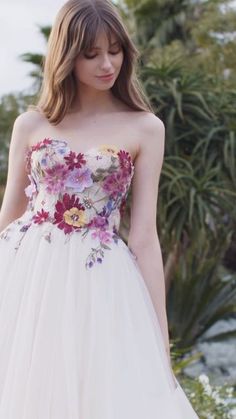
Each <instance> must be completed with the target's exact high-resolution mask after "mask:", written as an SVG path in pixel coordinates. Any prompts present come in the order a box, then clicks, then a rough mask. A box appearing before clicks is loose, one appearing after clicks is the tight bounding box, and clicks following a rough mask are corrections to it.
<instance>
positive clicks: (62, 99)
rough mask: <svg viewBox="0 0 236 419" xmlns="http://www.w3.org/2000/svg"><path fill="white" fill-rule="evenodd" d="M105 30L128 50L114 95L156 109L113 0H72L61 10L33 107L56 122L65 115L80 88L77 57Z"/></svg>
mask: <svg viewBox="0 0 236 419" xmlns="http://www.w3.org/2000/svg"><path fill="white" fill-rule="evenodd" d="M101 31H105V33H106V35H107V37H108V40H109V42H110V41H111V36H112V34H113V35H114V37H115V39H116V40H118V41H119V43H120V45H121V47H122V49H123V53H124V54H123V63H122V67H121V70H120V73H119V75H118V77H117V79H116V81H115V83H114V85H113V86H112V87H111V91H112V93H113V95H114V96H115V97H116V98H118V99H119V100H121V101H122V102H123V103H125V104H127V105H128V106H129V107H130V108H132V109H134V110H140V111H148V112H153V109H152V107H151V104H150V102H149V100H148V98H147V96H146V94H145V92H144V90H143V88H142V86H141V83H140V81H139V80H138V77H137V74H136V66H137V62H138V58H139V52H138V50H137V48H136V47H135V45H134V43H133V41H132V40H131V38H130V36H129V34H128V31H127V29H126V27H125V25H124V23H123V22H122V19H121V16H120V14H119V12H118V9H117V7H116V6H115V5H114V4H113V3H112V2H111V1H109V0H69V1H67V2H66V3H65V4H64V5H63V6H62V8H61V9H60V10H59V12H58V14H57V16H56V19H55V22H54V24H53V26H52V30H51V33H50V36H49V40H48V48H47V54H46V57H45V59H44V64H43V81H42V86H41V90H40V92H39V98H38V102H37V104H36V106H34V105H31V106H30V107H29V109H32V108H33V109H37V110H38V111H40V112H41V113H43V114H44V115H45V116H46V118H47V119H48V121H49V122H50V123H51V124H53V125H57V124H58V123H59V122H60V121H61V120H62V119H63V117H64V116H65V115H66V113H67V112H69V110H70V109H71V107H72V105H73V102H74V100H75V96H76V92H77V86H76V80H75V77H74V74H73V69H74V65H75V60H76V57H77V56H78V54H79V53H80V52H82V51H86V50H90V49H91V48H92V47H93V46H94V44H95V42H96V38H97V36H98V34H99V33H100V32H101Z"/></svg>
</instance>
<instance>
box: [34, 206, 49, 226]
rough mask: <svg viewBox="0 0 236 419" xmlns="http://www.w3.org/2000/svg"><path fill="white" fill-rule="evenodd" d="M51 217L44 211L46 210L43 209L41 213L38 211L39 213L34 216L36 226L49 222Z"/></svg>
mask: <svg viewBox="0 0 236 419" xmlns="http://www.w3.org/2000/svg"><path fill="white" fill-rule="evenodd" d="M48 216H49V212H47V211H44V209H41V211H37V213H36V214H35V215H34V216H33V218H32V219H33V221H34V223H36V224H42V223H43V222H44V221H47V219H48Z"/></svg>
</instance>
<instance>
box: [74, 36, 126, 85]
mask: <svg viewBox="0 0 236 419" xmlns="http://www.w3.org/2000/svg"><path fill="white" fill-rule="evenodd" d="M122 62H123V50H122V47H121V46H120V45H119V42H117V40H116V38H115V37H114V35H112V36H111V44H110V45H109V41H108V38H107V36H106V34H105V32H102V33H100V35H99V36H98V37H97V40H96V42H95V45H94V46H93V48H92V49H91V50H90V51H86V52H85V51H83V52H82V51H81V52H80V54H79V55H78V57H77V58H76V61H75V67H74V74H75V77H76V80H77V81H78V82H79V83H83V84H85V85H87V86H90V87H92V88H95V89H98V90H106V89H110V88H111V87H112V86H113V84H114V82H115V80H116V79H117V77H118V74H119V72H120V69H121V66H122ZM110 74H112V77H111V78H109V79H108V78H107V79H102V78H100V77H101V76H106V75H110Z"/></svg>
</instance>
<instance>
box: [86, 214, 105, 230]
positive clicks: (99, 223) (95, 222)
mask: <svg viewBox="0 0 236 419" xmlns="http://www.w3.org/2000/svg"><path fill="white" fill-rule="evenodd" d="M107 224H108V219H107V218H106V217H102V216H101V215H97V216H96V217H94V218H93V219H92V220H91V221H90V223H89V227H104V226H105V225H107Z"/></svg>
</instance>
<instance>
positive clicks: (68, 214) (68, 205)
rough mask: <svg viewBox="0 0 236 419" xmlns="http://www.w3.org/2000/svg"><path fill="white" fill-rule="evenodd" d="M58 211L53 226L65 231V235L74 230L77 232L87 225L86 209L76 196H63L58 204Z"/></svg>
mask: <svg viewBox="0 0 236 419" xmlns="http://www.w3.org/2000/svg"><path fill="white" fill-rule="evenodd" d="M56 210H57V211H56V212H55V214H54V216H55V221H53V224H57V226H58V228H60V229H62V230H64V232H65V234H68V233H71V232H72V231H73V229H76V230H77V229H78V228H80V227H82V226H84V225H85V223H86V217H85V214H84V210H85V208H84V206H83V205H81V204H80V202H79V198H78V197H77V198H76V197H75V195H72V196H71V197H70V196H69V194H68V193H66V194H65V195H63V197H62V201H57V203H56Z"/></svg>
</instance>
